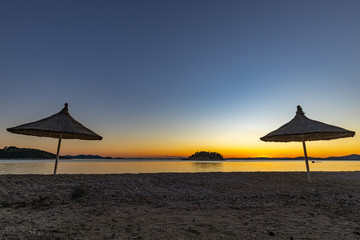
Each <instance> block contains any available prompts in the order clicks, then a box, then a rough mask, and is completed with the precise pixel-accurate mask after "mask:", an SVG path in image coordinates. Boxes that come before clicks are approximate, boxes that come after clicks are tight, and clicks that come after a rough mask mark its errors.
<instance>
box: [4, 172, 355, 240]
mask: <svg viewBox="0 0 360 240" xmlns="http://www.w3.org/2000/svg"><path fill="white" fill-rule="evenodd" d="M312 177H313V182H312V183H308V182H307V179H306V173H303V172H278V173H273V172H267V173H164V174H117V175H56V176H52V175H0V196H1V200H0V239H360V172H315V173H312Z"/></svg>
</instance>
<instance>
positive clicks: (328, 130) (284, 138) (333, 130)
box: [260, 106, 355, 182]
mask: <svg viewBox="0 0 360 240" xmlns="http://www.w3.org/2000/svg"><path fill="white" fill-rule="evenodd" d="M354 135H355V132H353V131H349V130H346V129H343V128H340V127H336V126H332V125H329V124H325V123H322V122H318V121H315V120H311V119H309V118H307V117H306V116H305V114H304V112H303V110H302V108H301V107H300V106H297V112H296V115H295V117H294V118H293V119H292V120H291V121H290V122H288V123H286V124H285V125H283V126H281V127H280V128H279V129H277V130H275V131H273V132H271V133H269V134H267V135H266V136H264V137H262V138H260V139H261V140H262V141H265V142H302V143H303V148H304V155H305V163H306V171H307V177H308V181H309V182H311V176H310V170H309V162H308V157H307V152H306V144H305V142H306V141H317V140H331V139H337V138H345V137H353V136H354Z"/></svg>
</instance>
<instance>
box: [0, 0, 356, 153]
mask: <svg viewBox="0 0 360 240" xmlns="http://www.w3.org/2000/svg"><path fill="white" fill-rule="evenodd" d="M359 11H360V1H358V0H354V1H350V0H344V1H340V0H338V1H331V0H323V1H320V0H319V1H316V0H309V1H306V0H305V1H300V0H299V1H292V0H286V1H267V0H264V1H259V0H251V1H250V0H249V1H240V0H238V1H229V0H221V1H220V0H218V1H211V0H202V1H200V0H198V1H197V0H189V1H187V0H181V1H180V0H179V1H176V0H172V1H168V0H164V1H155V0H152V1H136V0H131V1H89V0H86V1H65V0H62V1H48V0H46V1H37V0H34V1H25V0H24V1H18V0H9V1H6V0H4V1H1V2H0V29H1V35H0V83H1V87H0V112H1V121H0V147H1V148H2V147H4V146H11V145H15V146H19V147H31V148H40V149H43V150H46V151H50V152H55V151H56V147H57V140H56V139H50V138H38V137H31V136H22V135H16V134H11V133H9V132H7V131H6V128H8V127H13V126H16V125H19V124H22V123H27V122H31V121H35V120H39V119H41V118H44V117H47V116H49V115H51V114H54V113H56V112H58V111H60V110H61V109H62V107H63V104H64V103H65V102H68V103H69V111H70V114H71V115H72V116H73V117H74V118H75V119H77V120H78V121H80V122H81V123H83V124H84V125H85V126H87V127H89V128H90V129H92V130H93V131H95V132H96V133H98V134H100V135H101V136H103V137H104V139H103V140H102V141H100V142H99V141H81V140H65V141H63V145H62V150H61V154H63V155H65V154H82V153H86V154H100V155H104V156H105V155H106V156H123V157H127V156H129V157H134V156H187V155H189V154H192V153H193V152H195V151H198V150H209V151H218V152H220V153H222V154H223V155H224V156H225V157H248V156H250V157H254V156H271V157H277V156H279V157H281V156H301V155H302V154H303V153H302V146H301V144H300V143H287V144H284V143H266V142H261V141H260V139H259V138H260V137H262V136H264V135H265V134H267V133H268V132H270V131H273V130H275V129H276V128H278V127H280V126H281V125H283V124H285V123H286V122H288V121H290V120H291V119H292V118H293V117H294V115H295V112H296V106H297V105H301V106H302V107H303V109H304V112H305V113H306V115H307V116H308V117H309V118H311V119H315V120H319V121H323V122H326V123H329V124H333V125H337V126H340V127H343V128H346V129H349V130H353V131H356V132H360V107H359V105H360V67H359V66H360V45H359V43H360V24H359V23H360V14H359ZM359 140H360V139H359V137H358V136H357V135H356V136H355V137H354V138H349V139H339V140H332V141H320V142H310V143H308V154H309V155H310V156H319V157H321V156H333V155H336V156H338V155H346V154H352V153H357V154H360V148H359V147H360V141H359Z"/></svg>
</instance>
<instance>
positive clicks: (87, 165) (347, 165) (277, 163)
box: [0, 159, 360, 174]
mask: <svg viewBox="0 0 360 240" xmlns="http://www.w3.org/2000/svg"><path fill="white" fill-rule="evenodd" d="M309 165H310V170H311V171H360V161H321V160H319V161H317V160H315V161H314V162H313V161H309ZM53 169H54V160H11V159H7V160H0V174H52V173H53V171H54V170H53ZM284 171H285V172H291V171H306V166H305V162H304V161H303V160H302V161H300V160H296V161H284V160H272V161H250V160H241V161H240V160H228V161H182V160H178V159H177V160H161V159H158V160H157V159H149V160H146V159H141V160H136V159H120V160H102V159H95V160H94V159H91V160H86V159H85V160H84V159H82V160H62V159H60V160H59V164H58V169H57V173H58V174H111V173H113V174H117V173H160V172H191V173H195V172H284Z"/></svg>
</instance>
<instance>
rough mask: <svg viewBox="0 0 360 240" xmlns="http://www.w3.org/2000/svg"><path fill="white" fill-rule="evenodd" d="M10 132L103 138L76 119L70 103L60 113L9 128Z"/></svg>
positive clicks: (56, 136)
mask: <svg viewBox="0 0 360 240" xmlns="http://www.w3.org/2000/svg"><path fill="white" fill-rule="evenodd" d="M7 130H8V131H9V132H12V133H18V134H23V135H32V136H38V137H52V138H59V137H60V135H62V138H63V139H82V140H101V139H102V137H101V136H99V135H97V134H96V133H94V132H93V131H91V130H90V129H88V128H86V127H85V126H83V125H82V124H81V123H79V122H78V121H76V120H75V119H74V118H73V117H72V116H71V115H70V114H69V111H68V104H67V103H65V107H64V108H63V109H62V110H61V111H60V112H58V113H56V114H54V115H52V116H50V117H48V118H44V119H41V120H39V121H36V122H31V123H26V124H22V125H20V126H17V127H12V128H8V129H7Z"/></svg>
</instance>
